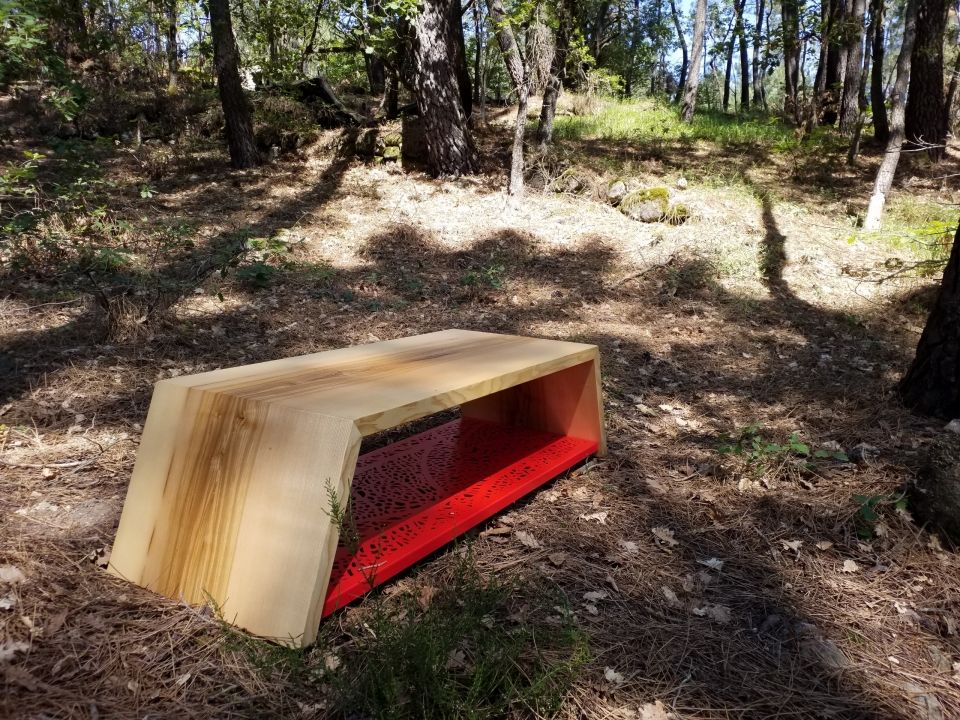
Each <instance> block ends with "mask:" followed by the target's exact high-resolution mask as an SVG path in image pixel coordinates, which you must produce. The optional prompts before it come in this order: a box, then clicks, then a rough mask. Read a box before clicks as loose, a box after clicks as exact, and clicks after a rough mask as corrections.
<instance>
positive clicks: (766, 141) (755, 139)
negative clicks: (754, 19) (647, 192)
mask: <svg viewBox="0 0 960 720" xmlns="http://www.w3.org/2000/svg"><path fill="white" fill-rule="evenodd" d="M554 132H555V133H556V136H557V138H559V139H561V140H586V139H591V140H615V141H628V142H631V141H632V142H639V143H644V142H649V143H653V142H664V141H670V142H695V141H701V140H702V141H708V142H714V143H717V144H720V145H727V146H735V145H750V146H754V147H758V146H759V147H762V148H765V149H769V150H773V151H775V152H790V151H792V150H795V149H797V148H798V147H799V146H800V144H801V141H800V140H798V139H797V136H796V134H795V132H794V129H793V128H792V127H789V126H787V125H785V124H784V123H782V122H781V121H780V120H779V119H778V118H775V117H762V116H747V117H737V116H734V115H727V114H724V113H719V112H713V113H711V112H698V113H697V114H696V115H695V116H694V120H693V123H691V124H689V125H687V124H684V123H682V122H680V120H679V117H678V115H677V110H676V108H674V107H672V106H665V105H659V104H655V103H653V102H651V101H616V100H608V101H605V102H604V103H603V105H602V106H601V107H600V109H599V111H598V112H596V113H594V114H591V115H567V116H561V117H558V118H557V120H556V126H555V131H554ZM815 137H818V136H817V135H815Z"/></svg>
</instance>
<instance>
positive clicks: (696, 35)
mask: <svg viewBox="0 0 960 720" xmlns="http://www.w3.org/2000/svg"><path fill="white" fill-rule="evenodd" d="M706 26H707V0H697V12H696V15H694V17H693V48H692V52H691V54H690V69H689V72H688V73H687V78H686V84H685V85H684V87H683V105H681V107H680V119H681V120H682V121H683V122H685V123H690V122H693V111H694V110H695V109H696V107H697V89H698V88H699V87H700V60H701V58H702V57H703V45H704V40H705V37H704V36H705V34H706V33H705V30H706Z"/></svg>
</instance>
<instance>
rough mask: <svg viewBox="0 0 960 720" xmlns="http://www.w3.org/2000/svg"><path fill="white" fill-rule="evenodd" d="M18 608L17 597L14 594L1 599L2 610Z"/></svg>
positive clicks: (8, 594) (0, 608)
mask: <svg viewBox="0 0 960 720" xmlns="http://www.w3.org/2000/svg"><path fill="white" fill-rule="evenodd" d="M16 606H17V596H16V595H14V594H13V593H7V594H6V595H4V596H3V597H0V610H13V608H15V607H16Z"/></svg>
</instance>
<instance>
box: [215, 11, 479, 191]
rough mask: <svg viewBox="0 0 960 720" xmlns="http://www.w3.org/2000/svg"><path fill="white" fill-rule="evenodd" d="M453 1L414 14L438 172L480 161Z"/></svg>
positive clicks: (464, 170) (467, 169)
mask: <svg viewBox="0 0 960 720" xmlns="http://www.w3.org/2000/svg"><path fill="white" fill-rule="evenodd" d="M221 1H222V0H221ZM450 4H451V0H424V2H423V5H422V6H421V9H420V11H419V12H418V13H417V15H416V16H415V17H414V18H413V23H412V24H413V30H414V37H415V42H414V48H413V60H414V63H413V64H414V72H415V80H414V91H415V94H416V96H417V108H418V109H419V112H420V117H421V119H422V121H423V127H424V134H425V135H426V142H427V155H428V157H429V162H430V169H431V170H432V171H433V173H434V174H435V175H442V176H460V175H465V174H470V173H475V172H477V170H478V169H479V166H480V164H479V160H478V158H477V150H476V147H475V146H474V144H473V138H472V137H471V135H470V130H469V128H468V127H467V121H466V118H465V117H464V114H463V107H462V104H461V101H460V85H459V83H458V82H457V69H456V66H455V65H454V61H453V58H451V57H450V47H449V42H448V39H449V37H450V32H451V30H450V27H449V24H450Z"/></svg>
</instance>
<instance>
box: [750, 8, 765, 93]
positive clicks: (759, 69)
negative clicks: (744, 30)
mask: <svg viewBox="0 0 960 720" xmlns="http://www.w3.org/2000/svg"><path fill="white" fill-rule="evenodd" d="M765 4H766V2H765V0H757V25H756V27H755V28H754V30H753V104H754V106H755V107H756V106H758V105H763V106H766V101H765V100H764V95H765V92H764V87H763V74H764V73H765V72H766V67H765V66H764V63H763V62H762V60H761V54H760V48H761V47H762V45H763V12H764V5H765Z"/></svg>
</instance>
